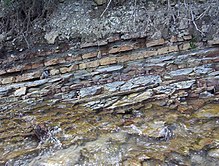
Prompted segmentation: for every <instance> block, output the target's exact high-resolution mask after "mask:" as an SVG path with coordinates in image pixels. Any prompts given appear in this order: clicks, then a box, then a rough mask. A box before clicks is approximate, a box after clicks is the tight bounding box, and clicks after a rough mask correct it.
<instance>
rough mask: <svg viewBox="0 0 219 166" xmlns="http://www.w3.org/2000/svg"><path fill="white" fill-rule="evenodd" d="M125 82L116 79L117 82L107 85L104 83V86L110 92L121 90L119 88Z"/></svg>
mask: <svg viewBox="0 0 219 166" xmlns="http://www.w3.org/2000/svg"><path fill="white" fill-rule="evenodd" d="M123 84H125V82H124V81H116V82H112V83H108V84H106V85H104V88H105V89H106V90H108V91H110V92H114V91H117V90H119V88H120V87H121V86H122V85H123Z"/></svg>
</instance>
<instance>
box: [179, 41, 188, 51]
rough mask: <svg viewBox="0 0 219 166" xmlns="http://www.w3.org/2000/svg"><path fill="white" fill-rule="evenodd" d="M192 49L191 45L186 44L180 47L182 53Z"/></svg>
mask: <svg viewBox="0 0 219 166" xmlns="http://www.w3.org/2000/svg"><path fill="white" fill-rule="evenodd" d="M190 48H191V46H190V43H185V44H182V45H180V46H179V50H180V51H185V50H189V49H190Z"/></svg>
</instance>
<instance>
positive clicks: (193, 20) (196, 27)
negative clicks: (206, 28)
mask: <svg viewBox="0 0 219 166" xmlns="http://www.w3.org/2000/svg"><path fill="white" fill-rule="evenodd" d="M191 16H192V23H193V24H194V26H195V29H196V30H197V31H199V32H200V33H201V35H202V36H205V34H204V33H203V32H202V31H201V30H200V29H199V28H198V26H197V24H196V22H195V19H194V15H193V12H192V10H191Z"/></svg>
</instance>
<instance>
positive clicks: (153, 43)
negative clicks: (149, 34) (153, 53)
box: [146, 38, 165, 47]
mask: <svg viewBox="0 0 219 166" xmlns="http://www.w3.org/2000/svg"><path fill="white" fill-rule="evenodd" d="M164 43H165V41H164V39H163V38H161V39H158V40H152V41H150V42H148V43H146V46H147V47H153V46H160V45H163V44H164Z"/></svg>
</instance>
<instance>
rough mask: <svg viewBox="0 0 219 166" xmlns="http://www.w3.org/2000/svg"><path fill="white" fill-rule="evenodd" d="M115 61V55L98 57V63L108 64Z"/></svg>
mask: <svg viewBox="0 0 219 166" xmlns="http://www.w3.org/2000/svg"><path fill="white" fill-rule="evenodd" d="M115 63H116V57H106V58H103V59H100V65H110V64H115Z"/></svg>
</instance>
